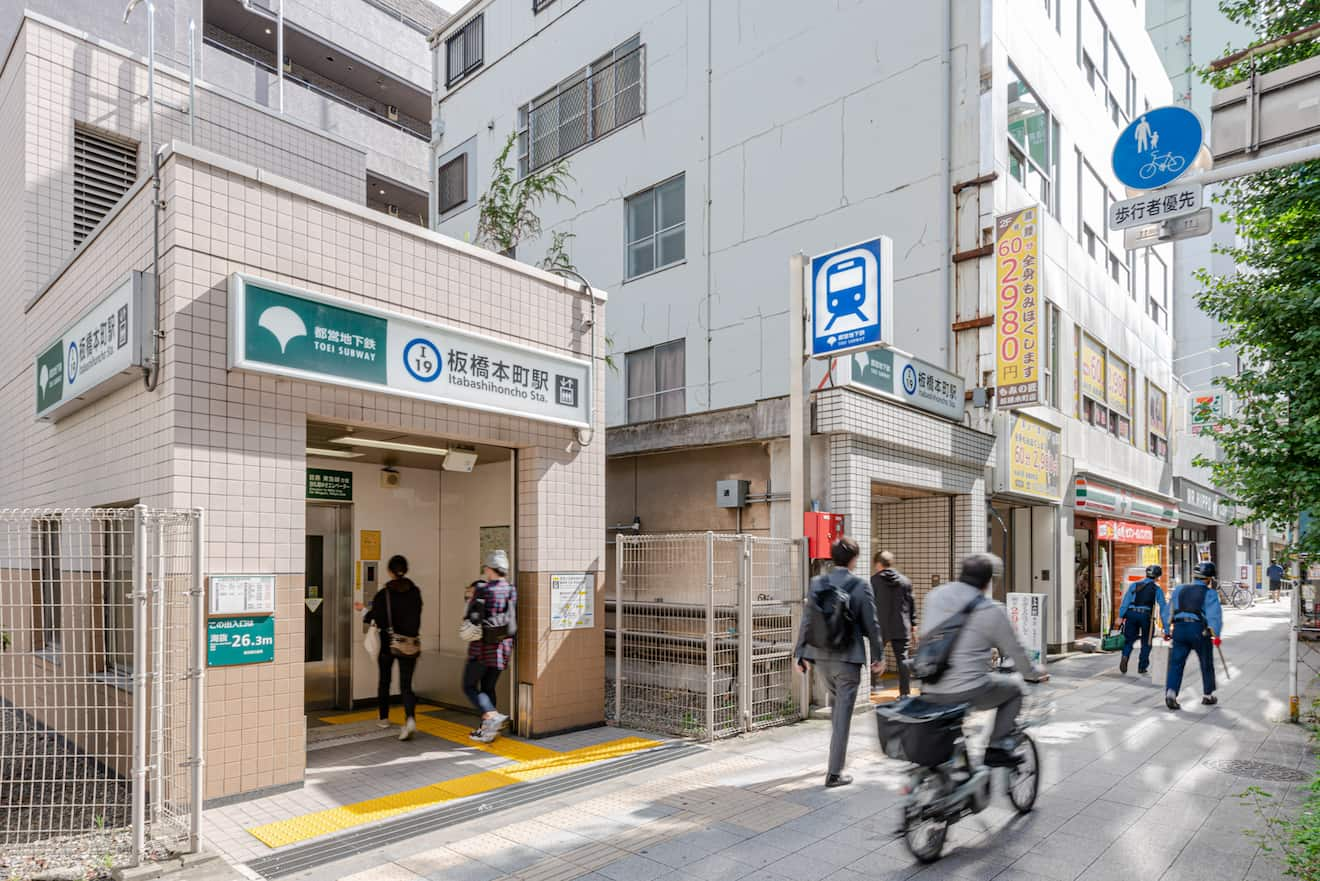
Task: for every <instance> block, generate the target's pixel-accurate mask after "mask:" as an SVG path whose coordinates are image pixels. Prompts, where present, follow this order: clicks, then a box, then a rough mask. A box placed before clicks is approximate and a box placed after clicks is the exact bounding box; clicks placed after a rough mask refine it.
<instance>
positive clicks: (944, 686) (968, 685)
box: [921, 554, 1049, 767]
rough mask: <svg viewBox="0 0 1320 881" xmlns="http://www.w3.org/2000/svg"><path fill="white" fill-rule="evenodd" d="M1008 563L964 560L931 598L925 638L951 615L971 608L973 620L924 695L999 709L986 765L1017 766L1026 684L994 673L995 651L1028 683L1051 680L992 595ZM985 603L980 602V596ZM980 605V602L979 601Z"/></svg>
mask: <svg viewBox="0 0 1320 881" xmlns="http://www.w3.org/2000/svg"><path fill="white" fill-rule="evenodd" d="M1002 571H1003V563H1002V562H1000V560H999V558H998V557H996V556H995V555H994V554H972V555H971V556H969V557H967V558H966V559H964V560H963V561H962V567H961V571H960V572H959V573H958V580H957V581H953V582H950V583H948V584H944V585H941V586H940V587H937V588H935V589H934V590H932V591H931V592H930V595H929V596H927V597H926V606H925V609H924V610H923V612H922V616H921V635H922V637H923V638H924V637H925V636H926V635H927V634H929V633H930V632H931V631H933V630H935V629H937V628H938V627H939V626H940V624H942V623H943V622H944V621H946V620H947V619H949V618H951V617H953V616H954V615H957V614H958V613H960V612H962V611H963V610H964V609H968V608H970V612H969V613H968V615H967V620H966V622H965V623H964V624H963V626H962V628H961V630H960V631H959V633H958V637H957V641H956V642H954V644H953V648H952V650H951V651H950V653H949V665H948V668H947V669H946V670H945V671H944V673H943V675H941V676H940V677H939V679H938V681H936V682H931V683H923V685H922V688H921V698H922V700H924V701H928V702H930V703H933V704H946V705H947V704H969V705H971V707H972V708H973V709H977V710H990V709H994V710H996V713H995V724H994V729H993V730H992V732H991V735H990V746H989V748H988V749H987V750H986V753H985V764H987V765H989V766H991V767H1013V766H1014V765H1016V764H1017V760H1016V759H1015V758H1014V756H1013V748H1012V736H1011V735H1012V734H1013V730H1014V728H1015V726H1016V724H1017V714H1018V711H1019V710H1020V709H1021V708H1022V686H1021V684H1020V681H1019V680H1018V678H1017V677H1016V676H1014V675H1010V674H1006V673H993V672H991V671H990V665H989V661H990V650H991V649H999V654H1000V656H1003V657H1008V658H1010V659H1012V661H1013V664H1014V668H1015V669H1017V670H1020V671H1022V672H1023V674H1024V677H1025V678H1026V679H1027V681H1028V682H1044V681H1045V680H1047V679H1048V678H1049V674H1047V673H1046V672H1045V668H1044V667H1042V666H1037V665H1033V664H1032V662H1031V660H1030V659H1029V658H1028V657H1027V653H1026V650H1025V649H1023V648H1022V645H1021V643H1019V642H1018V640H1017V636H1016V634H1014V633H1013V625H1012V623H1011V622H1010V621H1009V620H1008V614H1007V613H1006V612H1005V611H1004V607H1003V606H1001V605H999V604H997V603H995V602H994V601H993V600H991V599H990V598H989V597H988V596H986V594H988V593H989V592H990V587H991V584H992V583H993V581H994V579H995V577H996V576H997V575H999V574H1001V573H1002ZM978 599H979V600H980V602H976V601H977V600H978ZM973 603H975V605H973Z"/></svg>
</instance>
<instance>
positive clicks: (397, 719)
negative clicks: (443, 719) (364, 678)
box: [321, 704, 440, 725]
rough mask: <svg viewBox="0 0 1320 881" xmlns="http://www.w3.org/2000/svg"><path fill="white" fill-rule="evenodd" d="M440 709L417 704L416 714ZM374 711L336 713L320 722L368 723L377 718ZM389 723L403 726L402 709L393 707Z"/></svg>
mask: <svg viewBox="0 0 1320 881" xmlns="http://www.w3.org/2000/svg"><path fill="white" fill-rule="evenodd" d="M438 709H440V708H439V707H433V706H431V705H430V704H418V705H417V712H419V713H430V712H432V711H434V710H438ZM377 715H378V714H377V712H376V711H375V710H358V711H357V712H356V713H336V714H334V715H333V716H322V717H321V721H322V722H326V723H328V724H330V725H348V724H350V723H352V722H370V721H372V720H374V719H375V718H376V717H377ZM390 721H391V722H394V723H396V724H399V725H402V724H403V707H394V708H392V709H391V710H390Z"/></svg>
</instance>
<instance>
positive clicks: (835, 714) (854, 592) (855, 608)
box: [794, 536, 885, 787]
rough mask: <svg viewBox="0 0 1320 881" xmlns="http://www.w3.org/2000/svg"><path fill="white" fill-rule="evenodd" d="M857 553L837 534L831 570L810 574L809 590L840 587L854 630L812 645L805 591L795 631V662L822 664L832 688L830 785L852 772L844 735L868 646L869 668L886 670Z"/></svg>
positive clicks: (812, 608)
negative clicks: (837, 642)
mask: <svg viewBox="0 0 1320 881" xmlns="http://www.w3.org/2000/svg"><path fill="white" fill-rule="evenodd" d="M859 553H860V551H859V549H858V547H857V542H855V541H853V540H852V539H851V538H848V537H846V536H845V537H844V538H841V539H839V540H838V541H836V542H835V543H834V545H833V546H832V547H831V548H830V558H831V559H832V560H833V561H834V566H835V568H834V570H833V571H831V572H830V573H829V574H828V575H818V576H816V578H814V579H812V582H811V591H810V592H811V593H812V594H815V593H817V592H820V591H833V590H840V591H842V592H843V593H845V594H847V596H848V611H849V613H850V614H849V617H850V619H851V620H850V621H849V622H848V624H849V626H850V628H851V630H852V633H851V634H850V635H849V638H848V639H847V640H846V642H845V644H844V645H843V647H842V648H830V647H828V646H820V645H812V644H811V643H809V642H808V641H807V639H808V631H809V630H810V629H812V622H811V621H810V620H809V619H810V618H812V617H813V616H814V615H818V614H819V612H818V611H817V606H816V603H815V602H814V601H813V600H812V598H811V597H810V596H809V597H808V598H807V603H806V607H805V609H804V611H803V614H802V629H801V632H800V634H799V635H798V643H797V649H796V651H795V652H794V655H795V656H796V657H797V662H798V667H799V668H800V669H801V670H802V672H804V673H805V672H807V671H808V670H810V669H811V665H812V664H813V663H814V664H815V665H816V666H817V667H819V669H820V675H821V679H823V680H824V681H825V687H826V688H827V689H828V690H829V693H830V707H831V709H830V722H831V724H832V726H833V731H832V733H831V735H830V762H829V767H828V769H827V770H826V774H825V785H826V786H828V787H835V786H847V785H848V784H849V783H852V777H851V776H849V775H847V774H845V773H843V763H844V761H845V759H846V758H847V756H848V734H849V731H850V730H851V728H852V715H853V707H854V706H856V704H857V687H858V685H859V684H860V683H861V678H862V665H863V664H865V663H866V661H867V657H866V650H867V646H868V645H869V646H870V649H871V658H872V662H871V673H872V674H873V675H875V676H879V675H881V674H882V673H884V670H885V666H884V657H885V655H884V645H883V643H881V641H880V624H879V622H878V621H877V620H876V612H875V594H874V593H873V592H872V591H871V585H870V584H869V583H868V582H866V581H865V580H864V579H861V578H858V577H857V576H856V575H854V574H853V573H852V571H851V570H852V567H853V565H854V564H855V563H856V562H857V556H858V554H859Z"/></svg>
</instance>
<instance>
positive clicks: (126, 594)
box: [0, 507, 201, 877]
mask: <svg viewBox="0 0 1320 881" xmlns="http://www.w3.org/2000/svg"><path fill="white" fill-rule="evenodd" d="M199 522H200V515H199V514H192V513H176V512H150V511H148V510H147V509H145V508H141V507H139V508H106V509H68V510H0V872H2V873H4V874H5V875H6V876H10V875H17V876H18V877H25V876H26V874H27V873H29V872H31V871H33V870H36V869H46V870H49V869H52V868H70V869H76V870H81V871H83V872H84V873H86V874H93V873H95V872H97V871H105V870H107V869H108V868H109V867H111V866H113V865H122V864H128V863H132V862H135V861H137V860H138V859H140V858H141V856H142V855H143V853H144V852H145V851H147V849H148V848H149V847H151V848H162V847H170V848H176V849H177V848H180V847H181V846H188V845H189V844H193V843H195V838H194V835H195V818H194V812H193V810H192V808H193V801H194V800H193V797H192V793H193V792H194V791H195V789H194V787H195V786H196V773H195V772H196V771H198V770H200V765H198V764H195V758H194V757H200V754H201V753H200V748H201V742H200V739H199V738H198V737H195V736H194V732H196V733H197V734H198V735H199V734H200V725H199V724H198V723H199V721H200V715H199V713H200V699H201V693H200V688H198V687H196V686H199V685H200V675H199V674H200V671H199V670H198V669H197V664H196V654H195V652H196V649H197V648H198V646H199V644H198V642H197V641H196V640H197V639H198V637H199V634H198V632H197V631H198V628H197V627H196V625H195V621H197V620H200V619H199V618H196V617H195V615H194V613H195V612H196V611H198V610H200V607H199V606H196V605H195V604H196V603H199V602H200V596H199V591H198V587H199V586H200V581H199V579H197V578H196V577H195V574H196V573H197V571H198V565H197V563H198V560H199V553H200V545H199V543H198V539H199V534H200V533H199V528H198V524H199ZM153 555H154V564H153V562H152V561H151V560H150V559H149V557H152V556H153ZM195 674H196V675H195ZM194 683H195V684H194ZM148 806H149V808H148ZM148 810H149V811H150V814H149V816H150V819H151V821H152V822H151V824H150V827H148V822H147V818H148Z"/></svg>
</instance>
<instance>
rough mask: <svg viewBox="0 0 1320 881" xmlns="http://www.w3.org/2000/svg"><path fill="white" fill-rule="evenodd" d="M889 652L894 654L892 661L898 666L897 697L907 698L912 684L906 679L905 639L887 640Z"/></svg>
mask: <svg viewBox="0 0 1320 881" xmlns="http://www.w3.org/2000/svg"><path fill="white" fill-rule="evenodd" d="M887 641H888V643H889V648H890V650H891V651H892V652H893V653H894V661H895V662H896V664H897V666H898V696H899V697H907V696H908V692H909V691H910V690H911V687H912V682H911V679H910V678H909V677H908V668H907V663H906V662H907V656H908V654H907V650H908V641H907V640H906V639H891V640H887Z"/></svg>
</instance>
